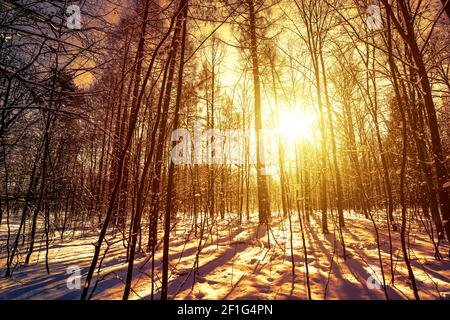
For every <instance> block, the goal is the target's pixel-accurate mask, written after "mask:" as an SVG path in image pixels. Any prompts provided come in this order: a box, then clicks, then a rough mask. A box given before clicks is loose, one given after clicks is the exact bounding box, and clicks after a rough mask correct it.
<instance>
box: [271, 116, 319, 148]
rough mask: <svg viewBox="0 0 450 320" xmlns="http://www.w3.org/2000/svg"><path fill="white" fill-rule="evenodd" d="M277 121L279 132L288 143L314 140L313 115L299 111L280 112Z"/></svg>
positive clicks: (314, 124) (315, 121) (315, 123)
mask: <svg viewBox="0 0 450 320" xmlns="http://www.w3.org/2000/svg"><path fill="white" fill-rule="evenodd" d="M279 119H280V122H279V128H278V129H279V132H280V134H281V136H282V137H283V138H284V139H286V140H288V142H289V143H293V142H297V141H306V142H313V141H314V140H315V137H316V128H317V118H316V116H315V114H314V113H306V112H302V111H301V110H299V109H294V110H290V111H286V110H281V111H280V114H279Z"/></svg>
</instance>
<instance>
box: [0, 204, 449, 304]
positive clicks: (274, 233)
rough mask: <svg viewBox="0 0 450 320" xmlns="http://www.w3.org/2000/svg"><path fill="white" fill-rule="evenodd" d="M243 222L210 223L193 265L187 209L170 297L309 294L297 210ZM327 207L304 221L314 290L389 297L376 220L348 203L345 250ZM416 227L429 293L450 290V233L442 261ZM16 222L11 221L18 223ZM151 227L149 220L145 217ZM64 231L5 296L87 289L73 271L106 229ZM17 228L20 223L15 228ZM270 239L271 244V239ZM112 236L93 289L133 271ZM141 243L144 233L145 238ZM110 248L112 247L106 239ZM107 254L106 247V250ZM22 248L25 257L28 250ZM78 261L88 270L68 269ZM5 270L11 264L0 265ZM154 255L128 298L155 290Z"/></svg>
mask: <svg viewBox="0 0 450 320" xmlns="http://www.w3.org/2000/svg"><path fill="white" fill-rule="evenodd" d="M382 217H383V216H382V214H380V215H379V218H380V220H378V219H377V226H378V229H379V234H380V239H381V255H382V258H383V259H382V260H383V268H384V274H385V276H386V282H387V284H388V286H387V291H388V294H389V298H390V299H413V298H414V295H413V292H412V289H411V287H410V283H409V280H408V273H407V269H406V266H405V264H404V262H403V258H402V251H401V246H400V239H399V234H398V232H393V231H392V230H391V233H392V248H393V250H392V251H393V266H394V274H395V281H394V283H392V282H391V269H390V255H389V241H388V239H389V238H388V229H387V227H386V225H385V223H384V219H382ZM251 218H252V219H251V221H250V222H247V221H244V222H243V224H242V225H238V224H237V223H236V221H237V220H238V219H237V217H236V214H234V215H233V214H229V215H227V216H226V217H225V219H224V220H220V219H218V220H219V221H218V222H217V224H212V225H210V226H207V228H206V229H207V230H206V232H205V234H204V237H203V241H202V244H201V248H202V249H201V252H200V254H199V268H198V272H194V271H193V266H194V263H195V259H196V255H197V252H198V248H199V237H198V236H197V237H195V236H194V231H193V228H192V219H190V218H189V217H187V216H186V217H184V216H183V215H179V216H178V217H177V219H176V221H175V222H176V226H175V228H173V229H172V234H171V246H170V270H171V273H170V275H169V288H168V292H169V296H170V298H172V299H271V300H273V299H307V291H306V278H305V259H304V256H303V247H302V241H301V234H300V229H299V222H298V219H297V214H293V215H292V229H293V239H292V242H293V247H294V262H295V276H293V275H292V262H291V248H290V233H289V219H287V218H282V217H281V215H280V216H276V217H274V218H273V219H272V222H271V227H270V231H269V232H267V230H264V229H263V228H258V224H257V214H254V215H252V217H251ZM319 219H320V213H317V214H314V215H312V217H311V223H310V224H309V225H306V226H305V237H306V242H307V253H308V267H309V275H310V283H311V294H312V298H313V299H385V296H384V292H383V289H382V288H381V286H380V285H379V283H380V282H378V281H381V270H380V266H379V260H378V249H377V245H376V239H375V236H374V234H375V232H374V230H373V225H372V223H371V221H370V220H368V219H365V218H362V217H360V216H359V215H356V214H354V213H346V227H345V228H344V230H343V234H344V240H345V244H346V249H347V257H346V259H345V260H344V257H343V255H342V248H341V244H340V240H339V239H340V238H339V233H338V230H334V228H333V221H332V219H331V218H329V228H330V232H331V233H330V234H327V235H324V234H323V233H322V232H321V227H320V220H319ZM408 227H409V228H410V230H409V237H408V241H409V245H410V251H409V252H410V259H411V264H412V267H413V271H414V274H415V277H416V281H417V286H418V289H419V295H420V297H421V299H440V298H443V297H444V296H445V293H446V292H450V262H449V261H448V257H447V256H446V255H447V252H448V250H449V246H448V243H447V242H446V241H442V242H441V244H440V251H441V253H442V255H443V256H444V260H443V261H438V260H436V259H435V258H434V248H433V245H432V243H431V241H430V239H429V236H428V234H427V232H426V231H425V229H424V228H423V225H422V224H421V223H420V222H418V221H413V222H412V223H411V224H410V225H408ZM14 230H15V229H14V228H12V231H14ZM143 230H147V229H146V228H145V226H144V229H143ZM0 231H1V232H0V234H1V235H2V238H1V240H0V241H1V252H0V265H1V266H2V267H4V266H5V262H6V249H5V242H4V241H5V237H4V235H5V234H6V226H5V224H3V225H2V227H1V230H0ZM72 231H73V233H72V236H71V234H70V233H69V237H68V238H67V239H65V240H63V241H61V240H60V239H59V237H58V234H57V233H56V234H55V236H54V237H53V240H52V242H51V245H50V251H49V261H50V271H51V274H50V275H48V274H47V273H46V268H45V245H44V238H40V239H39V241H37V243H36V252H35V253H34V254H33V256H32V259H31V263H30V265H28V266H24V265H22V264H21V265H20V266H18V267H17V268H16V269H15V271H14V273H13V276H12V277H11V278H7V279H6V278H3V277H2V278H1V279H0V299H79V298H80V295H81V290H80V289H77V288H72V289H69V288H68V280H69V281H71V280H74V279H75V281H76V279H79V280H81V286H83V284H84V277H85V275H86V273H87V271H88V268H89V265H90V262H91V259H92V255H93V252H94V246H93V243H95V242H96V241H97V238H98V233H97V232H96V230H91V231H90V232H88V235H85V236H84V237H83V238H80V230H77V231H75V230H72ZM13 234H14V232H13ZM268 239H270V244H269V242H268ZM107 241H108V243H110V247H109V248H108V252H107V255H106V257H105V258H104V260H103V264H102V269H101V272H100V274H97V271H96V273H95V277H94V279H93V281H92V284H91V289H92V288H94V286H95V284H96V282H97V281H98V283H97V287H96V289H95V292H94V294H93V295H92V299H121V298H122V293H123V289H124V282H125V277H126V269H127V263H126V249H125V248H124V245H123V242H122V241H121V238H120V234H117V235H116V236H113V235H112V234H111V233H109V234H108V236H107ZM142 243H146V241H145V239H143V241H142ZM102 248H103V250H104V249H105V248H106V244H105V243H104V244H103V246H102ZM100 257H102V255H101V256H100ZM24 258H25V256H24V255H23V254H22V255H21V256H20V260H22V262H23V260H24ZM161 261H162V245H160V246H159V247H158V251H157V253H156V255H155V270H156V279H157V280H156V281H155V297H154V298H155V299H159V296H158V289H159V287H160V279H161ZM74 267H75V269H76V267H78V268H80V274H81V276H80V277H81V278H80V277H77V276H76V275H75V276H73V274H70V273H68V272H67V271H68V270H69V271H70V269H69V268H72V270H74ZM0 271H1V272H2V275H3V274H4V272H5V269H4V268H3V269H1V270H0ZM150 276H151V257H150V255H149V254H148V253H143V252H140V253H139V254H138V255H137V257H136V259H135V268H134V278H133V285H132V288H133V290H132V292H131V294H130V299H150V297H151V296H150V293H151V281H150Z"/></svg>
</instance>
